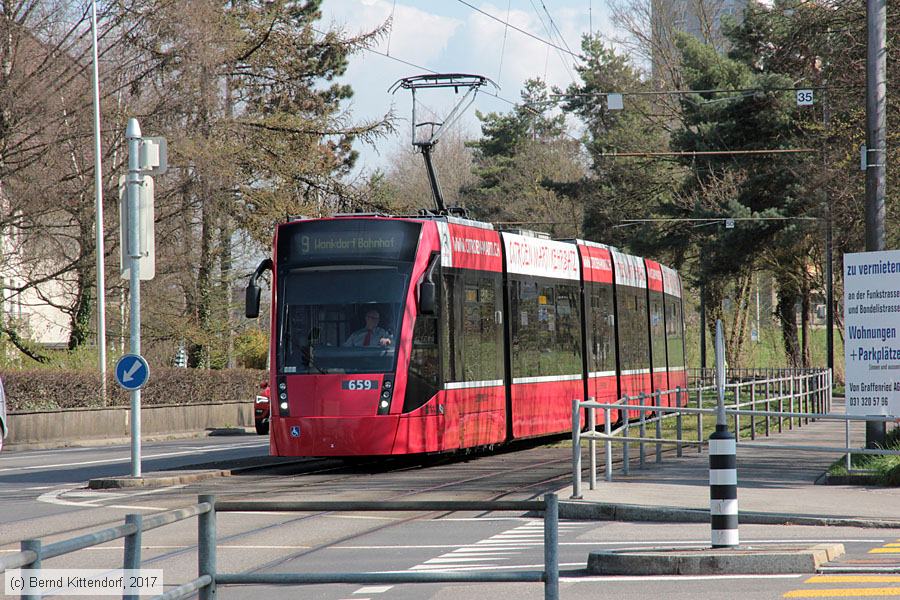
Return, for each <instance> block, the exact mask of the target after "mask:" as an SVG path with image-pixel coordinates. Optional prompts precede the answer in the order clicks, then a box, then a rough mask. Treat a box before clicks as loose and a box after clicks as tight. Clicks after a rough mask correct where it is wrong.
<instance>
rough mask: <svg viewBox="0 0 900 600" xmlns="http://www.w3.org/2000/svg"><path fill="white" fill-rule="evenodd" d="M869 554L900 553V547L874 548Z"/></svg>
mask: <svg viewBox="0 0 900 600" xmlns="http://www.w3.org/2000/svg"><path fill="white" fill-rule="evenodd" d="M869 554H900V548H872V549H871V550H869Z"/></svg>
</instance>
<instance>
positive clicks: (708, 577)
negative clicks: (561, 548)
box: [532, 565, 808, 583]
mask: <svg viewBox="0 0 900 600" xmlns="http://www.w3.org/2000/svg"><path fill="white" fill-rule="evenodd" d="M532 566H535V567H539V566H542V565H532ZM807 575H808V574H803V573H796V574H794V573H790V574H784V575H603V576H600V575H598V576H597V577H560V578H559V580H560V581H565V582H566V583H598V582H603V583H609V582H613V581H710V580H717V579H723V580H726V579H800V578H801V577H806V576H807Z"/></svg>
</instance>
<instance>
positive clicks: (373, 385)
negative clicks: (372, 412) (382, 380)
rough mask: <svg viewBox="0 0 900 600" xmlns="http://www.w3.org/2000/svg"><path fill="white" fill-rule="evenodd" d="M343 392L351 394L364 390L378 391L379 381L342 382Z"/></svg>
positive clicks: (358, 380)
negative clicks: (347, 391) (348, 391)
mask: <svg viewBox="0 0 900 600" xmlns="http://www.w3.org/2000/svg"><path fill="white" fill-rule="evenodd" d="M341 389H342V390H350V391H351V392H359V391H364V390H377V389H378V380H377V379H349V380H347V381H342V382H341Z"/></svg>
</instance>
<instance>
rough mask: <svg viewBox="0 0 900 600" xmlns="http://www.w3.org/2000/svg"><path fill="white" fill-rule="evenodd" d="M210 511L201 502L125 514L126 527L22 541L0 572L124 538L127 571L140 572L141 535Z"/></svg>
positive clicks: (128, 598)
mask: <svg viewBox="0 0 900 600" xmlns="http://www.w3.org/2000/svg"><path fill="white" fill-rule="evenodd" d="M210 510H211V506H210V505H209V504H204V503H200V504H195V505H193V506H188V507H186V508H179V509H176V510H170V511H166V512H163V513H159V514H157V515H153V516H152V517H146V518H144V517H143V516H142V515H126V516H125V523H124V524H123V525H118V526H116V527H109V528H107V529H101V530H100V531H95V532H92V533H87V534H85V535H80V536H78V537H75V538H70V539H68V540H61V541H58V542H54V543H52V544H47V545H44V544H43V543H42V542H41V540H40V539H28V540H22V541H21V542H20V548H21V550H20V551H19V552H16V553H13V554H9V555H6V556H3V557H0V573H2V572H5V571H8V570H11V569H19V568H22V569H30V570H40V568H41V562H42V561H43V560H47V559H50V558H55V557H57V556H62V555H64V554H70V553H72V552H76V551H78V550H84V549H86V548H91V547H93V546H99V545H100V544H105V543H106V542H111V541H113V540H118V539H121V538H125V551H124V557H123V565H124V568H125V569H139V568H140V564H141V533H143V532H144V531H150V530H152V529H156V528H158V527H163V526H165V525H171V524H172V523H177V522H178V521H183V520H185V519H190V518H191V517H195V516H199V515H203V514H205V513H208V512H209V511H210ZM21 598H22V599H23V600H32V599H37V598H40V595H39V594H38V595H33V594H22V595H21ZM122 598H123V599H125V600H137V598H138V596H135V595H128V594H126V595H123V596H122Z"/></svg>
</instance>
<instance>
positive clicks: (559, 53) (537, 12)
mask: <svg viewBox="0 0 900 600" xmlns="http://www.w3.org/2000/svg"><path fill="white" fill-rule="evenodd" d="M528 1H529V2H530V3H531V8H532V9H533V10H534V14H535V15H536V16H537V18H538V21H540V22H541V26H542V27H543V28H544V31H546V32H547V35H549V36H550V39H553V37H554V35H553V29H552V28H551V27H550V26H548V25H547V24H546V23H545V22H544V17H542V16H541V11H540V10H538V7H537V6H536V5H535V3H534V0H528ZM548 16H549V15H548ZM550 22H551V23H552V22H553V19H552V18H551V19H550ZM563 43H564V44H565V40H563ZM556 48H557V51H556V53H557V54H558V55H559V62H561V63H562V65H563V68H565V70H566V72H567V73H568V74H569V78H570V79H572V80H573V81H574V80H575V76H574V75H573V74H572V71H571V69H569V65H568V63H567V62H566V59H565V58H564V57H563V55H562V53H563V52H568V53H569V54H573V52H572V51H571V50H569V49H568V45H566V49H565V50H561V49H559V48H560V47H559V46H556Z"/></svg>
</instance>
